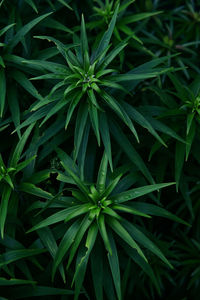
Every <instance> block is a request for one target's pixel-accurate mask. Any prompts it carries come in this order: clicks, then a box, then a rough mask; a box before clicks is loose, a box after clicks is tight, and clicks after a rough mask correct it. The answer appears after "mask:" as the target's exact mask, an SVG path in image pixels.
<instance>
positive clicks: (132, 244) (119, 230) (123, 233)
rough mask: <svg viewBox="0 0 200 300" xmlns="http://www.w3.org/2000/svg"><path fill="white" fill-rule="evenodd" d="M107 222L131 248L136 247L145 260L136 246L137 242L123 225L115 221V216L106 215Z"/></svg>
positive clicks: (142, 254) (142, 255) (143, 256)
mask: <svg viewBox="0 0 200 300" xmlns="http://www.w3.org/2000/svg"><path fill="white" fill-rule="evenodd" d="M107 223H108V224H109V226H110V227H111V228H112V229H113V230H114V231H115V232H116V234H118V235H119V236H120V238H121V239H123V240H124V241H125V242H126V243H127V244H128V245H129V246H130V247H131V248H133V249H136V250H137V252H138V254H139V255H140V256H141V257H142V258H143V259H144V260H145V261H146V262H148V261H147V258H146V257H145V255H144V253H143V252H142V250H141V249H140V247H139V246H138V244H137V243H136V242H135V241H134V240H133V239H132V237H131V236H130V234H129V233H128V232H127V231H126V229H124V227H123V226H122V225H121V224H120V223H119V221H117V220H116V219H115V218H111V217H108V218H107Z"/></svg>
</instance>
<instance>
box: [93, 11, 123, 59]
mask: <svg viewBox="0 0 200 300" xmlns="http://www.w3.org/2000/svg"><path fill="white" fill-rule="evenodd" d="M118 9H119V5H118V6H117V7H116V9H115V12H114V14H113V17H112V19H111V21H110V24H109V26H108V29H107V31H106V32H105V33H104V35H103V37H102V39H101V40H100V42H99V44H98V47H97V49H96V50H95V52H94V53H93V54H92V61H95V59H96V58H97V57H98V56H99V55H100V54H102V53H103V52H104V50H105V49H106V48H107V47H108V45H109V43H110V39H111V36H112V33H113V30H114V28H115V23H116V20H117V13H118Z"/></svg>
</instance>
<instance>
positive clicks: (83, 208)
mask: <svg viewBox="0 0 200 300" xmlns="http://www.w3.org/2000/svg"><path fill="white" fill-rule="evenodd" d="M91 206H92V204H90V203H89V204H88V203H85V204H81V205H77V206H75V207H74V209H73V210H72V211H71V213H70V214H69V215H68V216H67V217H66V219H65V223H66V222H68V221H70V220H72V219H73V218H76V217H78V216H80V215H83V214H85V213H87V212H89V209H90V207H91Z"/></svg>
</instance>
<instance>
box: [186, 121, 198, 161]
mask: <svg viewBox="0 0 200 300" xmlns="http://www.w3.org/2000/svg"><path fill="white" fill-rule="evenodd" d="M195 133H196V124H195V122H194V121H193V122H192V124H191V126H190V131H189V132H188V134H187V136H186V157H185V160H186V161H187V160H188V157H189V154H190V149H191V147H192V143H193V140H194V137H195Z"/></svg>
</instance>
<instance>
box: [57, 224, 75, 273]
mask: <svg viewBox="0 0 200 300" xmlns="http://www.w3.org/2000/svg"><path fill="white" fill-rule="evenodd" d="M79 228H80V222H79V220H77V221H76V222H74V223H73V224H72V225H71V226H70V227H69V229H68V230H67V231H66V233H65V235H64V236H63V238H62V240H61V242H60V245H59V247H58V249H57V251H56V255H55V257H54V262H53V267H52V279H54V276H55V273H56V269H57V268H58V266H59V265H60V263H61V261H62V259H63V257H64V256H65V254H66V253H67V251H68V250H69V248H70V246H71V245H72V243H73V242H74V238H75V236H76V234H77V232H78V230H79Z"/></svg>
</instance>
